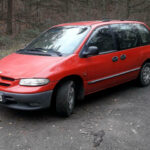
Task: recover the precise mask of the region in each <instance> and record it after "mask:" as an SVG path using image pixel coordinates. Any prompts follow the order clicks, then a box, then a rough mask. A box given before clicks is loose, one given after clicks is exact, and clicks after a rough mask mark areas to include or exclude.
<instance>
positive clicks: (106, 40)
mask: <svg viewBox="0 0 150 150" xmlns="http://www.w3.org/2000/svg"><path fill="white" fill-rule="evenodd" d="M113 41H114V40H113V37H112V34H111V31H110V28H109V26H104V27H101V28H99V29H97V30H96V31H95V32H94V34H93V35H92V37H91V39H90V41H89V43H88V46H97V47H98V50H99V53H107V52H110V51H113V50H115V48H114V43H113Z"/></svg>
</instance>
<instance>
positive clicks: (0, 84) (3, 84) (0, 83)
mask: <svg viewBox="0 0 150 150" xmlns="http://www.w3.org/2000/svg"><path fill="white" fill-rule="evenodd" d="M0 86H10V84H7V83H2V82H0Z"/></svg>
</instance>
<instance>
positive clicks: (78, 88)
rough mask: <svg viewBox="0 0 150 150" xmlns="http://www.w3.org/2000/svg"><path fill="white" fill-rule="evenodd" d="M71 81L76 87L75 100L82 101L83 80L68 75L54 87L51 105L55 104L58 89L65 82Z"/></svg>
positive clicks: (77, 76) (76, 76)
mask: <svg viewBox="0 0 150 150" xmlns="http://www.w3.org/2000/svg"><path fill="white" fill-rule="evenodd" d="M68 80H73V81H74V82H75V85H76V91H77V99H78V100H82V99H84V83H83V79H82V78H81V77H80V76H79V75H69V76H66V77H64V78H62V79H61V80H60V81H59V82H58V83H57V84H56V86H55V87H54V90H53V95H52V104H54V103H55V96H56V93H57V89H58V87H59V86H60V85H61V84H63V83H64V82H65V81H68Z"/></svg>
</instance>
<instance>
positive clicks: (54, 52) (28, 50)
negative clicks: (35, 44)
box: [17, 48, 62, 56]
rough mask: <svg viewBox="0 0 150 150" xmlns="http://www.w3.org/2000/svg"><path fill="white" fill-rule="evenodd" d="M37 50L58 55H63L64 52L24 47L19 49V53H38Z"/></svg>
mask: <svg viewBox="0 0 150 150" xmlns="http://www.w3.org/2000/svg"><path fill="white" fill-rule="evenodd" d="M37 52H38V53H39V52H40V54H44V55H48V56H51V55H57V56H62V54H61V53H60V52H58V51H54V50H53V49H44V48H24V49H20V50H18V51H17V53H30V54H37Z"/></svg>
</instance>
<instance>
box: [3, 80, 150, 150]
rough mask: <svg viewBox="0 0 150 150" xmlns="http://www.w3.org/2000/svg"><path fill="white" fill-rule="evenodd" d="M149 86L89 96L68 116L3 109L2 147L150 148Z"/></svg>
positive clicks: (40, 149) (62, 149)
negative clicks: (61, 116)
mask: <svg viewBox="0 0 150 150" xmlns="http://www.w3.org/2000/svg"><path fill="white" fill-rule="evenodd" d="M149 149H150V87H146V88H139V87H137V86H136V85H135V84H134V83H133V82H131V83H127V84H124V85H121V86H118V87H115V88H111V89H108V90H105V91H102V92H99V93H96V94H92V95H89V96H87V97H86V98H85V100H84V101H82V102H80V103H78V104H77V106H76V109H75V111H74V114H73V115H72V116H71V117H70V118H60V117H58V116H57V115H56V114H55V113H53V112H51V111H48V110H44V111H37V112H25V111H16V110H10V109H7V108H3V107H0V150H149Z"/></svg>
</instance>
